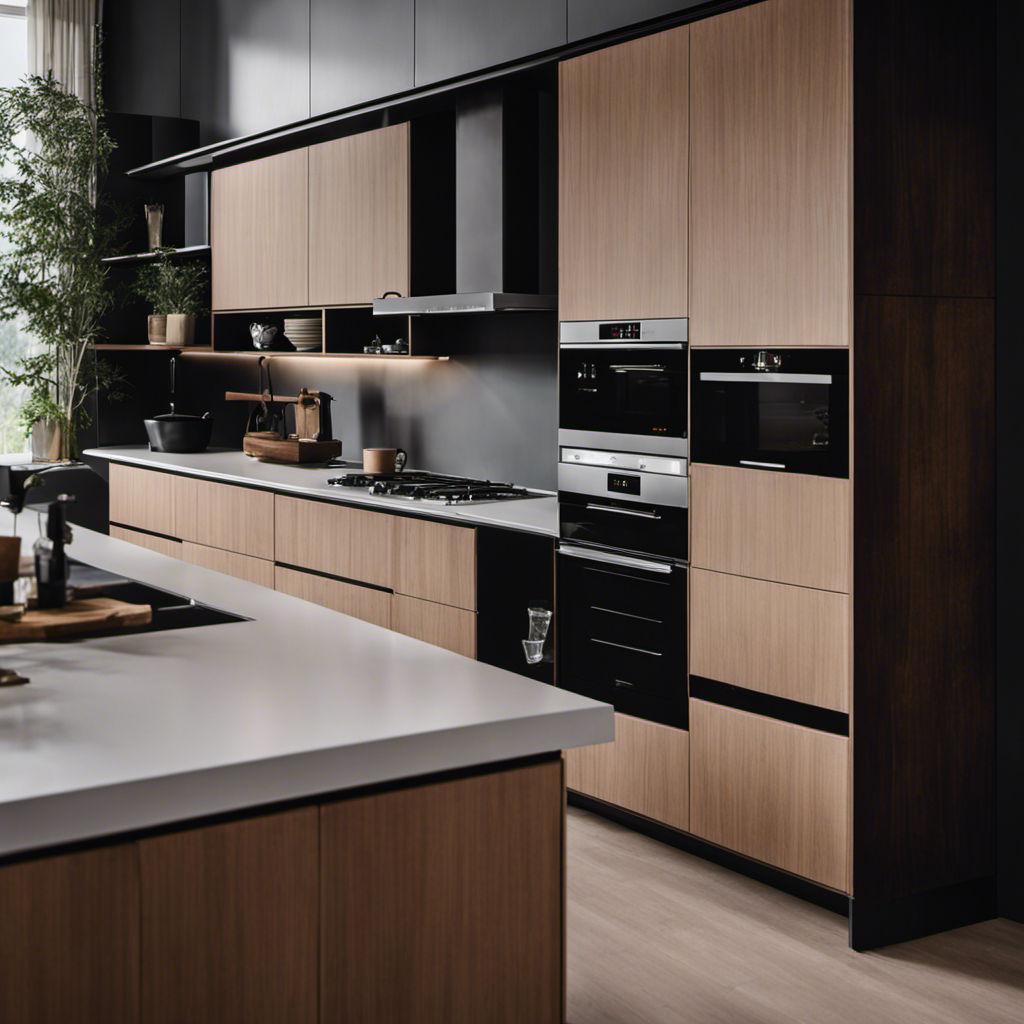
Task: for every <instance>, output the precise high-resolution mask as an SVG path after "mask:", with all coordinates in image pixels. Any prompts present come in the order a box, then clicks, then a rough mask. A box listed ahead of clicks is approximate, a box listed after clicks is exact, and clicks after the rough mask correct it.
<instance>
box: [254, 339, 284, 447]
mask: <svg viewBox="0 0 1024 1024" xmlns="http://www.w3.org/2000/svg"><path fill="white" fill-rule="evenodd" d="M257 368H258V370H259V374H260V384H259V395H260V403H259V405H257V406H255V407H254V408H253V410H252V412H251V413H250V414H249V423H248V425H247V426H246V431H245V432H246V436H250V435H252V434H263V435H269V434H274V435H276V436H277V437H281V435H282V434H283V433H284V432H285V430H284V407H283V406H282V405H281V404H280V403H279V402H276V401H274V382H273V380H272V379H271V376H270V361H269V360H268V359H267V357H266V356H260V358H259V363H258V366H257Z"/></svg>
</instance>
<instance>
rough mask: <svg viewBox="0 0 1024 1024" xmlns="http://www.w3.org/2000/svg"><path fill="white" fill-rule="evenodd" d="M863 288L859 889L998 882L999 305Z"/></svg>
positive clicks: (892, 894)
mask: <svg viewBox="0 0 1024 1024" xmlns="http://www.w3.org/2000/svg"><path fill="white" fill-rule="evenodd" d="M994 306H995V304H994V302H993V301H992V300H990V299H972V298H964V299H928V298H897V297H871V296H858V298H857V307H856V309H857V318H856V337H857V343H856V346H855V351H854V356H855V367H856V372H855V376H854V388H855V401H856V405H857V407H858V408H863V409H864V410H865V415H864V416H863V417H862V418H861V419H859V420H858V423H857V430H856V433H855V435H854V451H855V458H856V462H857V465H858V467H860V468H859V469H858V473H857V486H856V490H855V492H854V526H855V531H856V537H857V542H856V544H855V546H854V552H853V557H854V608H853V618H854V641H855V642H854V645H853V658H854V679H855V687H856V689H855V694H854V710H855V721H856V742H855V749H856V754H857V756H856V758H855V763H854V788H853V798H854V806H853V818H854V837H855V838H854V858H853V868H854V891H855V893H856V894H857V897H858V899H862V900H864V901H873V900H885V899H894V898H897V897H900V896H904V895H907V894H912V893H916V892H921V891H924V890H928V889H933V888H938V887H940V886H944V885H949V884H953V883H955V882H959V881H967V880H971V879H978V878H983V877H986V876H988V875H992V874H994V872H995V813H994V806H995V805H994V800H995V797H994V782H995V779H994V775H995V751H994V746H995V736H994V731H995V703H996V696H995V664H994V650H995V624H994V614H995V608H994V602H995V588H994V585H993V579H994V577H995V573H996V563H995V538H994V531H995V450H996V436H995V416H994V413H993V407H994V391H995V310H994Z"/></svg>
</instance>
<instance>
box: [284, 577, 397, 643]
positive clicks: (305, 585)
mask: <svg viewBox="0 0 1024 1024" xmlns="http://www.w3.org/2000/svg"><path fill="white" fill-rule="evenodd" d="M274 586H275V588H276V589H277V590H279V591H280V592H281V593H282V594H291V596H292V597H298V598H301V599H302V600H303V601H311V602H312V603H313V604H318V605H320V606H321V607H323V608H330V609H332V610H333V611H336V612H341V613H342V614H344V615H351V616H352V618H354V619H362V620H363V621H364V622H372V623H373V624H374V625H375V626H384V627H385V628H388V629H389V628H390V627H391V595H390V594H389V593H388V592H387V591H385V590H374V589H373V588H371V587H359V586H356V585H355V584H354V583H343V582H342V581H341V580H330V579H327V578H326V577H324V576H314V575H313V574H312V573H309V572H299V571H298V570H296V569H285V568H282V567H281V566H280V565H279V566H277V568H276V569H275V570H274Z"/></svg>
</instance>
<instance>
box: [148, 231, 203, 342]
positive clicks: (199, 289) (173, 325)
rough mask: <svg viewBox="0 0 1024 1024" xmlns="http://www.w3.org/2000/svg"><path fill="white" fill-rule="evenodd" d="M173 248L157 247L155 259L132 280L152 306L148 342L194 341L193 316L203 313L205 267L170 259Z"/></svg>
mask: <svg viewBox="0 0 1024 1024" xmlns="http://www.w3.org/2000/svg"><path fill="white" fill-rule="evenodd" d="M174 251H175V250H174V249H171V248H167V247H162V248H160V249H157V250H156V257H155V259H154V260H153V262H152V263H150V264H148V265H147V266H144V267H142V268H141V269H140V270H139V274H138V277H137V279H136V282H135V291H136V292H137V293H138V295H139V296H141V297H142V298H143V299H145V300H146V301H147V302H148V303H150V305H151V306H152V307H153V313H152V315H151V316H150V318H149V343H150V344H151V345H175V346H181V345H192V344H194V343H195V336H196V317H197V316H202V315H203V314H204V313H205V312H206V307H205V303H204V301H203V300H204V299H205V297H206V286H207V280H208V277H209V275H208V274H207V270H206V267H205V266H204V265H202V264H201V263H196V262H192V261H173V260H172V256H173V253H174Z"/></svg>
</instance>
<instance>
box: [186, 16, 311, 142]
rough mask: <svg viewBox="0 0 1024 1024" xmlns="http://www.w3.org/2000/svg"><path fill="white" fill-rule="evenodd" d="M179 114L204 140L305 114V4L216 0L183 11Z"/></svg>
mask: <svg viewBox="0 0 1024 1024" xmlns="http://www.w3.org/2000/svg"><path fill="white" fill-rule="evenodd" d="M181 116H182V117H190V118H195V119H196V120H198V121H199V122H200V123H201V124H202V142H203V144H204V145H205V144H206V143H209V142H219V141H221V140H223V139H229V138H233V137H235V136H238V135H248V134H250V133H252V132H258V131H261V130H263V129H265V128H272V127H274V126H275V125H279V124H287V123H288V122H290V121H298V120H300V119H301V118H304V117H308V116H309V5H308V4H307V3H305V2H296V0H217V2H216V3H194V2H193V3H185V4H183V5H182V10H181Z"/></svg>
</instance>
